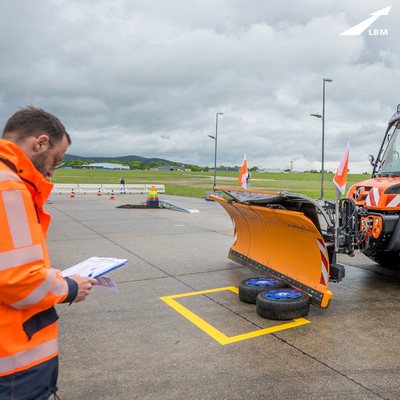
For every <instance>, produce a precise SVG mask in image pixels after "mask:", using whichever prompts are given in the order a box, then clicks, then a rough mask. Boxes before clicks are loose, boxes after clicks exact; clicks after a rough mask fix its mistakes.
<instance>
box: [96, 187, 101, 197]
mask: <svg viewBox="0 0 400 400" xmlns="http://www.w3.org/2000/svg"><path fill="white" fill-rule="evenodd" d="M97 196H101V191H100V188H99V191H98V192H97Z"/></svg>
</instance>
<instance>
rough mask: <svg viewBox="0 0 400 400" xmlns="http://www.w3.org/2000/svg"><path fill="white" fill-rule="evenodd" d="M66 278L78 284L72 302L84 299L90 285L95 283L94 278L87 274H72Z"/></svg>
mask: <svg viewBox="0 0 400 400" xmlns="http://www.w3.org/2000/svg"><path fill="white" fill-rule="evenodd" d="M68 278H71V279H73V280H74V281H75V282H76V283H77V284H78V294H77V295H76V297H75V299H74V301H73V303H78V302H80V301H82V300H85V299H86V296H87V295H88V294H89V292H90V289H91V288H92V286H93V285H96V284H97V280H96V279H94V278H89V277H88V276H80V275H78V274H74V275H70V276H69V277H68Z"/></svg>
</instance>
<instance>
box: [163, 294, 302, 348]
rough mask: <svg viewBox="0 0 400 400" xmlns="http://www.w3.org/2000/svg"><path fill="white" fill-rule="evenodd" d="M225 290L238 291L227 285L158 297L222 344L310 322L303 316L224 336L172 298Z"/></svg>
mask: <svg viewBox="0 0 400 400" xmlns="http://www.w3.org/2000/svg"><path fill="white" fill-rule="evenodd" d="M226 290H230V291H231V292H234V293H236V294H237V293H238V289H237V288H235V287H234V286H227V287H223V288H218V289H210V290H202V291H199V292H191V293H183V294H176V295H173V296H164V297H160V299H161V300H162V301H164V302H165V303H167V304H168V305H169V306H170V307H172V308H173V309H174V310H175V311H177V312H178V313H180V314H181V315H183V316H184V317H185V318H186V319H188V320H189V321H190V322H192V323H193V324H195V325H196V326H197V327H198V328H200V329H201V330H203V331H204V332H205V333H207V334H208V335H209V336H211V337H212V338H213V339H214V340H216V341H217V342H219V343H220V344H222V345H224V344H229V343H235V342H239V341H241V340H246V339H251V338H255V337H258V336H262V335H267V334H269V333H273V332H278V331H282V330H285V329H290V328H294V327H296V326H301V325H305V324H309V323H310V321H308V320H306V319H304V318H297V319H294V320H293V322H286V323H284V324H281V325H277V326H273V327H271V328H265V329H259V330H257V331H253V332H248V333H244V334H241V335H236V336H226V335H224V334H223V333H222V332H221V331H219V330H218V329H216V328H215V327H213V326H212V325H210V324H209V323H208V322H206V321H204V319H202V318H200V317H199V316H197V315H196V314H194V313H193V312H192V311H190V310H188V309H187V308H186V307H184V306H182V305H181V304H179V303H178V302H177V301H175V300H174V299H179V298H182V297H188V296H196V295H198V294H206V293H216V292H223V291H226Z"/></svg>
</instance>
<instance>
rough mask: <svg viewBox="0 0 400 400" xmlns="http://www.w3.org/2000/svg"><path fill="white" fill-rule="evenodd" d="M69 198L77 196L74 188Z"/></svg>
mask: <svg viewBox="0 0 400 400" xmlns="http://www.w3.org/2000/svg"><path fill="white" fill-rule="evenodd" d="M69 198H70V199H74V198H75V192H74V189H73V188H72V191H71V196H69Z"/></svg>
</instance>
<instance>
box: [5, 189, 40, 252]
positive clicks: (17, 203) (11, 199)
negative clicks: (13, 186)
mask: <svg viewBox="0 0 400 400" xmlns="http://www.w3.org/2000/svg"><path fill="white" fill-rule="evenodd" d="M1 195H2V197H3V203H4V209H5V211H6V215H7V220H8V227H9V229H10V233H11V237H12V240H13V243H14V247H15V248H18V247H24V246H30V245H31V244H32V235H31V230H30V228H29V221H28V216H27V215H26V210H25V204H24V200H23V198H22V193H21V191H20V190H5V191H3V192H2V193H1Z"/></svg>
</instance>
